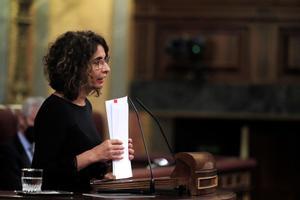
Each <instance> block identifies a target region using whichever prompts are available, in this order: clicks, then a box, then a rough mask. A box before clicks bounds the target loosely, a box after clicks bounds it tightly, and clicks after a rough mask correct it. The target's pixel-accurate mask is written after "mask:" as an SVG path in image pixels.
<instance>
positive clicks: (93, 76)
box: [89, 45, 110, 90]
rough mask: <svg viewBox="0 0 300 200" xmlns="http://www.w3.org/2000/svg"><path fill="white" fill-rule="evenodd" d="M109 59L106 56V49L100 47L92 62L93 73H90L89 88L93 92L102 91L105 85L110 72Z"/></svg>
mask: <svg viewBox="0 0 300 200" xmlns="http://www.w3.org/2000/svg"><path fill="white" fill-rule="evenodd" d="M108 59H109V57H108V56H107V55H106V54H105V51H104V48H103V47H102V46H101V45H98V47H97V50H96V52H95V53H94V55H93V56H92V59H91V61H90V63H91V71H90V73H89V88H90V89H91V90H94V89H96V90H97V89H98V90H101V89H102V87H103V85H104V80H105V78H106V76H107V74H108V73H109V72H110V67H109V65H108Z"/></svg>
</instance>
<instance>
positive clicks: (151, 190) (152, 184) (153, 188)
mask: <svg viewBox="0 0 300 200" xmlns="http://www.w3.org/2000/svg"><path fill="white" fill-rule="evenodd" d="M128 100H129V103H130V105H131V106H132V108H133V110H134V112H135V115H136V117H137V120H138V124H139V127H140V132H141V135H142V138H143V144H144V147H145V151H146V155H147V159H148V164H149V169H150V178H151V180H150V188H149V189H150V193H155V184H154V177H153V172H152V163H151V159H150V156H149V153H148V148H147V145H146V142H145V136H144V132H143V128H142V125H141V120H140V116H139V114H138V111H137V109H136V107H135V105H134V103H133V102H132V101H131V99H130V97H128Z"/></svg>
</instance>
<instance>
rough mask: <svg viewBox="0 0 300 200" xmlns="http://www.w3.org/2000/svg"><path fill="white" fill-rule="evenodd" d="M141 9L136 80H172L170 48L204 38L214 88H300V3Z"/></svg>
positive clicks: (196, 0) (254, 1) (197, 3)
mask: <svg viewBox="0 0 300 200" xmlns="http://www.w3.org/2000/svg"><path fill="white" fill-rule="evenodd" d="M135 3H136V4H135V6H136V12H135V17H134V20H135V23H136V29H135V35H136V38H137V40H136V44H135V47H134V48H135V51H136V53H135V58H134V60H135V66H134V67H135V72H136V73H135V77H134V79H137V80H157V79H169V78H170V74H169V73H170V70H169V67H168V66H169V64H170V58H168V55H167V54H166V49H165V48H166V44H168V42H169V41H170V40H171V39H172V38H176V37H198V36H200V37H203V38H204V39H205V40H206V41H207V43H206V49H205V56H204V58H203V63H204V65H205V67H206V70H207V71H208V72H207V73H206V76H207V80H208V81H209V82H226V83H249V84H266V83H267V84H273V83H275V84H276V83H290V82H297V83H300V73H298V72H299V68H300V67H299V66H300V65H299V63H300V61H299V60H300V59H299V56H297V53H298V52H299V45H300V44H299V43H300V42H299V41H300V39H299V38H300V36H299V35H300V32H299V27H300V1H297V0H288V1H285V0H266V1H259V0H251V1H250V0H243V1H240V0H229V1H221V0H186V1H180V0H172V1H170V0H164V1H159V0H136V1H135ZM190 68H191V66H189V64H188V63H187V64H186V66H185V68H178V69H177V74H179V75H180V74H181V73H182V72H184V70H187V71H189V70H191V69H190ZM171 74H173V72H172V73H171ZM187 74H189V72H187ZM190 74H191V73H190ZM171 77H173V76H171ZM173 78H174V77H173ZM176 78H177V79H178V78H179V79H180V76H176ZM189 78H191V76H187V79H189ZM183 79H184V78H183ZM191 79H193V77H192V78H191Z"/></svg>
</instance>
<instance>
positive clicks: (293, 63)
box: [278, 26, 300, 83]
mask: <svg viewBox="0 0 300 200" xmlns="http://www.w3.org/2000/svg"><path fill="white" fill-rule="evenodd" d="M279 41H280V49H279V52H278V54H279V59H278V60H279V61H278V62H279V79H280V80H281V81H282V82H289V83H294V82H299V80H298V79H299V77H300V57H299V52H300V26H292V27H288V28H280V29H279Z"/></svg>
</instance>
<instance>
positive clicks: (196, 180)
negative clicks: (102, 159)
mask: <svg viewBox="0 0 300 200" xmlns="http://www.w3.org/2000/svg"><path fill="white" fill-rule="evenodd" d="M154 185H155V189H156V190H157V191H159V190H174V191H177V192H179V193H180V194H188V195H191V196H201V195H214V194H216V191H217V186H218V176H217V169H216V162H215V159H214V157H213V156H212V155H211V154H210V153H207V152H181V153H178V154H176V155H175V168H174V171H173V172H172V174H171V176H170V177H160V178H155V179H154ZM91 186H92V188H93V191H94V192H105V191H115V192H118V191H130V190H135V191H139V192H143V191H144V192H145V191H149V188H150V179H149V178H141V179H119V180H110V181H107V180H94V181H92V182H91ZM225 199H226V198H225ZM228 199H234V198H232V196H231V198H228Z"/></svg>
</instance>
